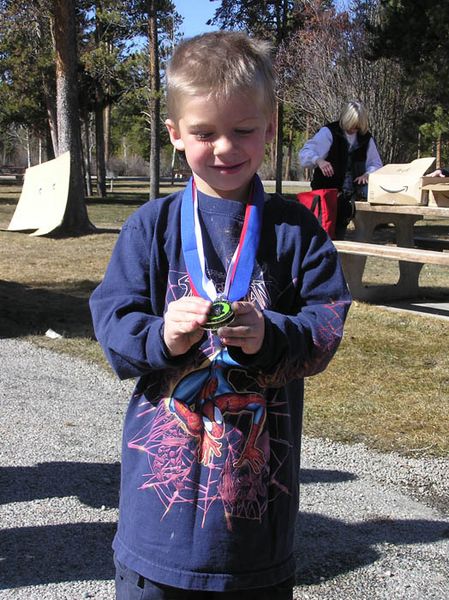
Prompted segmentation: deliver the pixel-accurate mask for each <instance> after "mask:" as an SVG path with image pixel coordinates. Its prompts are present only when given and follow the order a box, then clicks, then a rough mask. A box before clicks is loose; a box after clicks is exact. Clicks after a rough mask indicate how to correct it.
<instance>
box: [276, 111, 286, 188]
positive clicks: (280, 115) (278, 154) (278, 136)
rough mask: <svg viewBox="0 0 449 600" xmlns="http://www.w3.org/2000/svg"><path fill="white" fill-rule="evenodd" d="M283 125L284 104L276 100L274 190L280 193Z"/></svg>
mask: <svg viewBox="0 0 449 600" xmlns="http://www.w3.org/2000/svg"><path fill="white" fill-rule="evenodd" d="M283 127H284V105H283V104H282V101H281V100H279V101H278V105H277V134H276V192H277V193H278V194H282V159H283V151H282V146H283V143H284V140H283V138H284V136H283Z"/></svg>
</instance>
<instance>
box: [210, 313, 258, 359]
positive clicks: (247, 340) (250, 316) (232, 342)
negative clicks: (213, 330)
mask: <svg viewBox="0 0 449 600" xmlns="http://www.w3.org/2000/svg"><path fill="white" fill-rule="evenodd" d="M232 310H233V311H234V314H235V319H234V320H233V321H232V323H231V324H230V325H228V326H225V327H220V329H219V330H218V331H217V335H218V336H219V337H220V340H221V341H222V343H223V344H224V345H225V346H239V347H240V348H241V349H242V351H243V352H244V353H245V354H256V352H259V350H260V348H261V347H262V343H263V340H264V337H265V319H264V318H263V315H262V313H261V312H260V310H257V308H256V307H255V306H254V305H253V304H252V303H251V302H233V303H232Z"/></svg>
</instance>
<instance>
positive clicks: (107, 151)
mask: <svg viewBox="0 0 449 600" xmlns="http://www.w3.org/2000/svg"><path fill="white" fill-rule="evenodd" d="M103 126H104V162H105V165H106V170H108V169H109V159H110V156H111V105H110V104H106V106H105V107H104V108H103Z"/></svg>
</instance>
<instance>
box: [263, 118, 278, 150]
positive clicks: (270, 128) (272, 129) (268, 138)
mask: <svg viewBox="0 0 449 600" xmlns="http://www.w3.org/2000/svg"><path fill="white" fill-rule="evenodd" d="M275 133H276V114H275V113H273V114H272V115H271V118H270V120H269V121H268V125H267V129H266V131H265V142H266V143H267V144H268V143H269V142H272V141H273V138H274V134H275Z"/></svg>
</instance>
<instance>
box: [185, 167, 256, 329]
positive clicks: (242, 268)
mask: <svg viewBox="0 0 449 600" xmlns="http://www.w3.org/2000/svg"><path fill="white" fill-rule="evenodd" d="M263 205H264V190H263V186H262V182H261V181H260V179H259V177H258V176H257V175H256V176H255V177H254V180H253V185H252V193H251V197H250V199H249V201H248V203H247V204H246V209H245V218H244V221H243V225H242V231H241V234H240V239H239V243H238V245H237V248H236V249H235V252H234V254H233V256H232V259H231V262H230V263H229V266H228V268H227V270H226V280H225V286H224V291H223V294H219V293H218V292H217V289H216V287H215V284H214V282H213V281H212V280H211V279H210V278H209V277H208V276H207V274H206V257H205V253H204V246H203V237H202V234H201V224H200V220H199V215H198V195H197V191H196V186H195V181H194V179H193V177H192V178H191V179H190V181H189V183H188V185H187V187H186V189H185V190H184V194H183V197H182V204H181V242H182V251H183V255H184V261H185V264H186V268H187V273H188V275H189V280H190V285H191V289H192V292H193V294H194V295H195V296H202V297H203V298H205V299H208V300H211V301H212V307H211V310H210V313H209V315H208V320H207V322H206V323H205V325H203V327H204V329H208V330H211V331H216V330H217V329H218V328H219V327H222V326H224V325H228V324H229V323H231V322H232V321H233V320H234V312H233V310H232V307H231V303H232V302H234V301H236V300H241V298H243V297H245V295H246V294H247V292H248V289H249V285H250V282H251V276H252V273H253V268H254V262H255V259H256V253H257V249H258V246H259V239H260V230H261V225H262V213H263Z"/></svg>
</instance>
